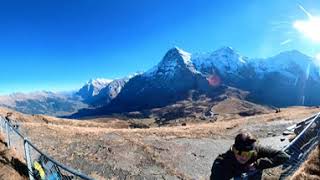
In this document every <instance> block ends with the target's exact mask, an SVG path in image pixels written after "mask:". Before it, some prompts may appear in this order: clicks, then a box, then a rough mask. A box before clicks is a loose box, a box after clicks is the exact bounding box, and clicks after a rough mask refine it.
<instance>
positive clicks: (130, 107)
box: [0, 47, 320, 118]
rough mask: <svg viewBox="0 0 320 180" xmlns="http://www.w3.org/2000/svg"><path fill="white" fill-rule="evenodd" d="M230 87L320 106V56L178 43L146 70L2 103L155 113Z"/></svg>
mask: <svg viewBox="0 0 320 180" xmlns="http://www.w3.org/2000/svg"><path fill="white" fill-rule="evenodd" d="M230 89H233V90H231V91H232V92H233V93H231V94H232V97H233V98H235V97H236V98H238V99H241V100H244V101H247V102H250V103H255V104H260V105H265V106H276V107H285V106H295V105H307V106H312V105H319V104H320V96H318V92H320V73H319V66H318V64H317V63H316V61H315V59H313V58H311V57H309V56H307V55H304V54H303V53H301V52H299V51H296V50H293V51H286V52H282V53H280V54H278V55H276V56H273V57H270V58H260V59H258V58H248V57H245V56H242V55H240V54H239V53H238V52H237V51H235V50H234V49H232V48H231V47H222V48H220V49H218V50H216V51H213V52H209V53H203V54H195V55H191V54H190V53H188V52H185V51H184V50H182V49H180V48H177V47H175V48H172V49H170V50H169V51H168V52H167V53H166V54H165V55H164V57H163V59H162V60H161V61H160V62H159V63H158V64H157V65H155V66H154V67H153V68H151V69H150V70H148V71H146V72H144V73H140V74H135V75H134V76H131V77H125V78H122V79H116V80H108V79H96V80H90V81H89V82H88V83H86V84H85V85H84V86H83V87H82V88H80V89H79V90H78V91H76V92H70V93H69V94H61V93H52V92H39V93H33V94H19V95H18V94H13V95H9V96H1V97H0V104H2V106H6V107H9V108H13V109H16V110H18V111H22V112H24V113H31V114H39V113H40V114H50V115H68V114H69V115H70V114H73V113H75V112H76V111H78V112H77V113H75V114H73V115H72V116H71V117H76V118H79V117H83V116H95V115H110V114H114V113H129V112H136V111H137V112H148V113H149V114H150V112H151V111H152V109H156V108H164V107H168V106H172V105H173V104H176V103H177V102H182V101H184V100H190V101H189V102H191V103H192V102H193V101H196V100H198V98H199V97H205V99H208V102H210V103H207V104H208V106H211V105H213V104H217V103H218V102H220V101H222V100H223V99H224V98H222V99H221V98H220V99H219V98H218V97H222V96H224V97H226V98H229V97H230V96H229V95H228V94H230ZM235 92H236V93H235ZM244 92H246V93H244ZM243 94H246V95H243ZM62 112H63V113H62ZM152 112H154V111H152ZM148 113H147V114H148Z"/></svg>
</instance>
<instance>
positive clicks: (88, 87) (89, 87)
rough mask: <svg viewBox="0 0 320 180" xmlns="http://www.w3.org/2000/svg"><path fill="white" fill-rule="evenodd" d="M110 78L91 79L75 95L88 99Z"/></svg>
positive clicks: (104, 85) (105, 84)
mask: <svg viewBox="0 0 320 180" xmlns="http://www.w3.org/2000/svg"><path fill="white" fill-rule="evenodd" d="M110 82H112V80H110V79H102V78H98V79H94V80H93V79H91V80H90V81H88V82H87V83H86V84H85V85H84V86H83V87H82V88H81V89H80V90H79V91H78V92H77V95H79V96H81V97H82V98H83V99H88V98H91V97H93V96H96V95H98V94H99V92H100V90H101V89H103V88H104V87H106V86H107V85H108V84H109V83H110Z"/></svg>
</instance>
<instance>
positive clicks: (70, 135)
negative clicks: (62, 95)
mask: <svg viewBox="0 0 320 180" xmlns="http://www.w3.org/2000/svg"><path fill="white" fill-rule="evenodd" d="M319 110H320V109H319V108H306V107H292V108H286V109H281V112H279V113H275V112H272V113H268V114H261V115H256V116H246V117H238V116H236V117H235V118H234V119H232V118H231V116H232V115H230V114H229V115H228V116H226V117H227V118H226V119H225V120H224V119H222V118H221V119H219V120H218V121H215V122H210V121H207V122H203V123H199V122H197V123H187V124H184V125H182V124H176V126H173V127H152V128H146V129H141V128H130V123H128V122H123V121H119V120H111V119H103V118H102V119H96V120H92V121H72V120H61V119H57V118H51V117H47V116H25V115H21V114H14V115H12V117H14V116H16V117H18V116H20V115H21V117H20V119H22V120H23V122H22V124H21V126H20V130H21V132H22V133H23V134H25V135H27V136H28V137H29V138H30V140H31V141H32V142H34V144H36V146H37V147H39V148H40V149H43V150H44V151H46V152H47V153H48V154H49V155H50V156H52V157H54V158H55V159H57V160H59V161H60V162H63V163H65V164H67V165H69V166H71V167H74V168H75V169H78V170H81V171H82V172H84V173H86V174H89V175H90V176H92V177H94V178H96V179H208V178H209V175H210V169H211V165H212V162H213V160H214V159H215V158H216V156H217V155H218V154H220V153H222V152H224V151H226V150H227V149H228V148H229V147H230V146H231V145H232V143H233V138H234V136H235V135H236V134H237V133H238V132H239V131H240V130H242V129H247V130H249V131H251V132H252V133H253V134H255V135H256V136H257V137H258V138H259V143H260V144H262V145H268V146H272V147H274V148H278V149H280V148H282V147H283V146H284V145H285V144H286V143H287V142H288V141H280V139H281V138H282V132H283V131H284V130H285V129H286V127H288V126H290V125H292V124H294V123H297V122H300V121H301V120H302V119H304V118H306V117H308V116H310V115H313V114H315V113H317V112H319ZM3 113H6V112H5V111H4V110H3ZM266 177H268V176H266Z"/></svg>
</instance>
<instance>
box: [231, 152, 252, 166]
mask: <svg viewBox="0 0 320 180" xmlns="http://www.w3.org/2000/svg"><path fill="white" fill-rule="evenodd" d="M235 156H236V159H237V161H238V162H239V163H240V164H245V163H247V162H248V161H249V159H250V158H251V157H248V156H241V155H239V154H235Z"/></svg>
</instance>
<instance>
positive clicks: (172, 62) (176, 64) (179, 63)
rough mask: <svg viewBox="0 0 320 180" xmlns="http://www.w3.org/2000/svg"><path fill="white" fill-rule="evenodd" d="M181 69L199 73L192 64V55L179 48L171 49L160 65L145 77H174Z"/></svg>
mask: <svg viewBox="0 0 320 180" xmlns="http://www.w3.org/2000/svg"><path fill="white" fill-rule="evenodd" d="M181 68H182V69H189V70H190V71H191V72H193V73H197V70H196V69H195V67H194V66H193V64H192V62H191V54H190V53H188V52H186V51H184V50H182V49H180V48H178V47H174V48H171V49H169V50H168V52H167V53H166V54H165V56H164V57H163V58H162V60H161V61H160V63H159V64H158V65H156V66H154V67H153V68H152V69H150V70H149V71H147V72H146V73H145V75H147V76H152V75H155V74H158V75H169V74H170V75H173V74H174V73H175V72H176V71H177V69H181Z"/></svg>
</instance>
